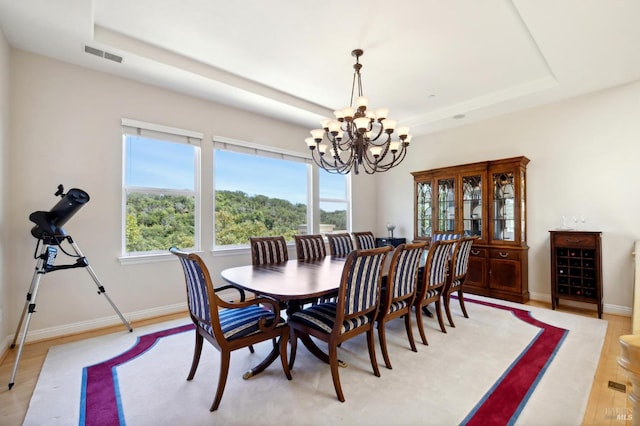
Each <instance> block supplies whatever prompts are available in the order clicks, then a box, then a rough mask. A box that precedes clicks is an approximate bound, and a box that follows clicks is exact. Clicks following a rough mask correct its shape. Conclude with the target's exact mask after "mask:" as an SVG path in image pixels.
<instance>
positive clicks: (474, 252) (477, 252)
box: [471, 250, 480, 256]
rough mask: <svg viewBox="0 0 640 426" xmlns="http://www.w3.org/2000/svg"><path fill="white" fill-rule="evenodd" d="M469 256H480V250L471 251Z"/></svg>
mask: <svg viewBox="0 0 640 426" xmlns="http://www.w3.org/2000/svg"><path fill="white" fill-rule="evenodd" d="M471 254H472V255H474V256H477V255H479V254H480V250H471Z"/></svg>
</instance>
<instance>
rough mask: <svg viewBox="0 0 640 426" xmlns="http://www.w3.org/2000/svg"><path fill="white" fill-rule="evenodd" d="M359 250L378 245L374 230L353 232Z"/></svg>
mask: <svg viewBox="0 0 640 426" xmlns="http://www.w3.org/2000/svg"><path fill="white" fill-rule="evenodd" d="M352 235H353V239H354V240H355V242H356V249H357V250H368V249H372V248H375V247H376V237H374V236H373V232H368V231H367V232H352Z"/></svg>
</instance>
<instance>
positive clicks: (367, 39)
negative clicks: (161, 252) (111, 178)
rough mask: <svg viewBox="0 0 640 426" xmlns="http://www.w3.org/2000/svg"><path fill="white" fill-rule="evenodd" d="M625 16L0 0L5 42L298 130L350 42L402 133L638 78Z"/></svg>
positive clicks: (327, 94)
mask: <svg viewBox="0 0 640 426" xmlns="http://www.w3.org/2000/svg"><path fill="white" fill-rule="evenodd" d="M639 18H640V0H513V1H509V0H482V1H478V0H448V1H445V0H395V1H393V2H388V1H382V0H341V1H337V0H322V1H318V0H315V1H314V0H295V1H294V0H270V1H266V0H244V1H221V0H180V1H177V0H93V1H91V0H56V1H51V0H20V1H17V0H0V28H1V29H2V31H3V32H4V34H5V36H6V38H7V39H8V41H9V43H10V44H11V46H13V47H15V48H18V49H23V50H26V51H30V52H35V53H38V54H42V55H45V56H49V57H52V58H56V59H59V60H61V61H65V62H70V63H74V64H77V65H80V66H83V67H88V68H91V69H95V70H100V71H104V72H107V73H111V74H116V75H120V76H123V77H127V78H131V79H134V80H140V81H143V82H146V83H149V84H153V85H157V86H161V87H165V88H168V89H172V90H175V91H178V92H183V93H186V94H189V95H193V96H197V97H201V98H204V99H210V100H212V101H215V102H219V103H224V104H229V105H232V106H236V107H240V108H243V109H247V110H250V111H254V112H258V113H261V114H266V115H269V116H272V117H275V118H278V119H282V120H286V121H291V122H293V123H296V124H300V125H302V126H304V127H308V128H314V127H319V126H318V125H317V123H318V121H319V120H320V119H321V118H323V117H329V116H332V111H333V110H334V109H337V108H341V107H344V106H347V104H348V103H349V98H350V94H351V80H352V77H353V68H352V66H353V63H354V61H355V59H354V58H353V57H352V56H351V51H352V50H353V49H355V48H361V49H363V50H364V55H363V56H362V57H361V59H360V62H361V63H362V65H363V68H362V82H363V91H364V94H365V95H366V96H368V97H369V99H370V106H371V107H374V108H379V107H388V108H389V109H390V114H389V116H390V117H391V118H396V119H397V120H398V121H399V123H400V124H402V125H409V126H410V127H411V129H412V130H411V133H413V134H414V135H419V134H425V133H429V132H433V131H436V130H442V129H446V128H450V127H453V126H457V125H461V124H466V123H469V122H473V121H478V120H482V119H485V118H488V117H492V116H496V115H500V114H505V113H509V112H512V111H516V110H519V109H523V108H527V107H531V106H535V105H540V104H543V103H547V102H552V101H557V100H561V99H564V98H568V97H573V96H577V95H580V94H584V93H588V92H592V91H595V90H600V89H604V88H607V87H612V86H616V85H620V84H625V83H629V82H632V81H635V80H639V79H640V55H639V54H638V48H639V47H638V46H640V25H639V24H638V20H639ZM85 45H86V46H90V47H94V48H97V49H100V50H103V51H106V52H109V53H113V54H115V55H119V56H121V57H123V58H124V59H123V62H122V63H116V62H112V61H109V60H106V59H104V58H100V57H97V56H93V55H90V54H87V53H85V51H84V46H85ZM459 114H464V115H465V116H466V117H465V118H463V119H454V118H453V116H454V115H459Z"/></svg>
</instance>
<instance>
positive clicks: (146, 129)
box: [119, 118, 204, 263]
mask: <svg viewBox="0 0 640 426" xmlns="http://www.w3.org/2000/svg"><path fill="white" fill-rule="evenodd" d="M121 124H122V203H121V207H122V217H121V234H120V235H121V248H120V253H121V254H120V257H119V259H120V261H121V263H136V261H139V260H143V261H148V260H150V259H154V260H155V259H157V260H162V259H163V258H171V255H170V254H169V253H168V252H167V251H165V250H153V251H144V252H127V235H126V232H127V196H128V194H131V193H151V194H167V195H183V196H189V197H191V196H192V197H194V247H184V248H185V249H189V250H195V251H200V249H201V241H202V239H201V234H202V222H201V218H202V212H201V210H202V202H201V198H202V185H201V181H202V156H201V150H202V140H203V139H204V134H202V133H200V132H195V131H192V130H186V129H179V128H175V127H169V126H163V125H159V124H154V123H147V122H144V121H138V120H132V119H127V118H123V119H122V120H121ZM128 136H142V137H145V138H148V139H156V140H158V141H161V142H169V143H176V144H185V145H189V146H192V147H193V148H194V153H193V167H194V169H193V172H194V182H193V185H194V186H193V190H186V189H171V188H162V187H152V186H127V184H126V177H127V150H126V145H127V137H128ZM181 248H183V247H181Z"/></svg>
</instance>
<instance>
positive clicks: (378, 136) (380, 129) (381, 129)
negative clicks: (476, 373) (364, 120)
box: [370, 122, 384, 142]
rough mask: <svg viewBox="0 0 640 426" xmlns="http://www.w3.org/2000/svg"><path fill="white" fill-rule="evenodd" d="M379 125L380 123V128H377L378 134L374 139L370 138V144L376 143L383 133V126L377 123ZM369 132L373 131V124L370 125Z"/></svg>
mask: <svg viewBox="0 0 640 426" xmlns="http://www.w3.org/2000/svg"><path fill="white" fill-rule="evenodd" d="M379 123H380V126H378V127H379V128H378V132H377V134H376V135H375V136H374V137H372V138H370V140H371V142H375V141H377V140H378V138H380V136H381V135H382V132H383V131H384V125H383V124H382V122H379ZM371 130H373V123H371Z"/></svg>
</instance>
